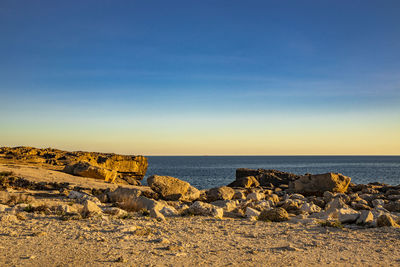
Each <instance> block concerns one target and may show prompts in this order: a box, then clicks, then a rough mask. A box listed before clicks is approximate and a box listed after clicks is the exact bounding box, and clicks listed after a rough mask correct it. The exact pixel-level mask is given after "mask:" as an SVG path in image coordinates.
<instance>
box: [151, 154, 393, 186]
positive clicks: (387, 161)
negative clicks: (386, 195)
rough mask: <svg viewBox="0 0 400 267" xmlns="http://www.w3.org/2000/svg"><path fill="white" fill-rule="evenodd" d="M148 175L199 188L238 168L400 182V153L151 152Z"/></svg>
mask: <svg viewBox="0 0 400 267" xmlns="http://www.w3.org/2000/svg"><path fill="white" fill-rule="evenodd" d="M148 160H149V167H148V170H147V173H146V177H145V179H144V181H143V184H146V178H147V177H149V176H150V175H154V174H157V175H167V176H173V177H176V178H179V179H181V180H184V181H187V182H189V183H190V184H191V185H193V186H195V187H196V188H198V189H206V188H212V187H217V186H223V185H227V184H229V183H231V182H232V181H234V180H235V171H236V169H237V168H250V169H259V168H261V169H276V170H280V171H286V172H291V173H295V174H305V173H312V174H318V173H326V172H338V173H342V174H343V175H346V176H349V177H351V179H352V182H353V183H356V184H366V183H371V182H382V183H386V184H390V185H398V184H400V156H149V157H148Z"/></svg>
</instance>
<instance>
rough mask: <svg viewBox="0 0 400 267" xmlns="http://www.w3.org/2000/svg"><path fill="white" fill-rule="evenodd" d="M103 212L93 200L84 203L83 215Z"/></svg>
mask: <svg viewBox="0 0 400 267" xmlns="http://www.w3.org/2000/svg"><path fill="white" fill-rule="evenodd" d="M102 212H103V211H102V210H101V208H100V207H99V206H97V205H96V203H94V202H93V201H91V200H85V202H84V203H83V213H84V214H86V215H91V214H101V213H102Z"/></svg>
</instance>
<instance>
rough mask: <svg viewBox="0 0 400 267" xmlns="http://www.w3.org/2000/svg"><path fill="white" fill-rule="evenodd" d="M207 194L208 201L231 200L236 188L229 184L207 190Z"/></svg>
mask: <svg viewBox="0 0 400 267" xmlns="http://www.w3.org/2000/svg"><path fill="white" fill-rule="evenodd" d="M206 195H207V201H208V202H213V201H217V200H230V199H232V198H233V196H234V195H235V190H234V189H232V188H230V187H227V186H221V187H216V188H211V189H209V190H207V191H206Z"/></svg>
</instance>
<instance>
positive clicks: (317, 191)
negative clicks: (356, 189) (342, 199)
mask: <svg viewBox="0 0 400 267" xmlns="http://www.w3.org/2000/svg"><path fill="white" fill-rule="evenodd" d="M350 181H351V178H350V177H347V176H344V175H342V174H340V173H324V174H316V175H304V176H302V177H300V178H299V179H297V180H295V181H291V182H290V184H289V188H290V189H291V190H293V191H294V192H297V193H301V194H307V195H322V194H323V193H324V192H325V191H330V192H336V193H345V192H346V191H347V188H348V186H349V184H350Z"/></svg>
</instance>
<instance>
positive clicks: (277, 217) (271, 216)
mask: <svg viewBox="0 0 400 267" xmlns="http://www.w3.org/2000/svg"><path fill="white" fill-rule="evenodd" d="M258 219H259V220H261V221H271V222H283V221H287V220H289V214H288V213H287V211H286V210H285V209H283V208H274V209H271V210H264V211H262V212H261V213H260V215H259V216H258Z"/></svg>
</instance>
